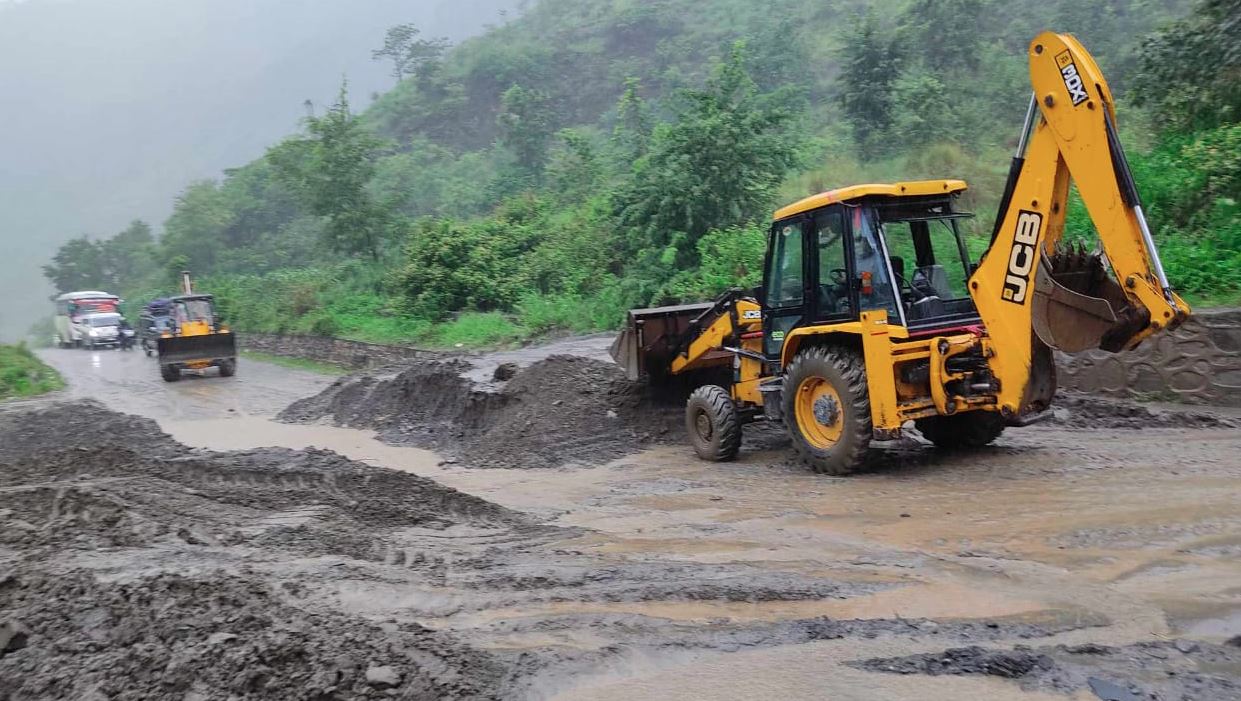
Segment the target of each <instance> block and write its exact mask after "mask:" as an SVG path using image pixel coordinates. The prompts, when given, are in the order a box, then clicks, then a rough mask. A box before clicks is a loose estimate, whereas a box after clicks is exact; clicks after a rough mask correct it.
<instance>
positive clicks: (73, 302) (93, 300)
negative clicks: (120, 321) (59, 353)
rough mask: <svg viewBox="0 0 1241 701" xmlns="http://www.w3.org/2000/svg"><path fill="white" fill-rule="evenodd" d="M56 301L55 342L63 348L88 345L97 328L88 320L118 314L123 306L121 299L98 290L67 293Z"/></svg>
mask: <svg viewBox="0 0 1241 701" xmlns="http://www.w3.org/2000/svg"><path fill="white" fill-rule="evenodd" d="M54 301H55V303H56V335H55V338H54V339H53V340H54V341H55V342H56V345H58V346H60V347H61V348H77V347H81V346H83V345H86V344H87V343H88V341H89V339H90V330H91V329H92V328H95V327H94V326H93V325H92V324H90V323H88V322H87V321H86V319H87V318H88V317H90V316H92V315H96V314H117V309H118V307H119V306H120V304H121V298H120V297H117V296H116V295H114V294H109V293H107V292H100V291H98V290H89V291H80V292H66V293H65V294H62V295H60V296H59V297H57V298H56V299H55V300H54ZM117 316H119V314H118V315H117Z"/></svg>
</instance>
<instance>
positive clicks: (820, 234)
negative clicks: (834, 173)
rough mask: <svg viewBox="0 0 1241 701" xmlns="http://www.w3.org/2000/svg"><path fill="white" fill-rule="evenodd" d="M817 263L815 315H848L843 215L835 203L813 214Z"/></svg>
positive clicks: (849, 302) (849, 314) (847, 275)
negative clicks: (834, 205) (816, 307)
mask: <svg viewBox="0 0 1241 701" xmlns="http://www.w3.org/2000/svg"><path fill="white" fill-rule="evenodd" d="M814 230H815V243H816V246H817V251H818V257H819V264H818V276H819V279H818V299H817V300H816V302H817V305H818V314H817V316H818V318H819V319H821V320H826V319H831V318H833V317H838V316H843V317H849V316H851V315H852V311H853V301H852V298H851V295H850V284H849V271H848V265H847V263H846V258H845V217H844V211H843V210H842V208H841V207H839V206H836V207H832V208H830V209H828V210H825V211H822V212H819V213H818V214H816V215H815V217H814Z"/></svg>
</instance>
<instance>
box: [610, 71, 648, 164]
mask: <svg viewBox="0 0 1241 701" xmlns="http://www.w3.org/2000/svg"><path fill="white" fill-rule="evenodd" d="M641 93H642V82H641V81H640V80H638V79H637V78H633V77H629V78H626V79H625V91H624V92H623V93H621V97H620V100H619V101H618V102H617V103H616V124H615V126H613V127H612V147H613V148H614V149H615V150H616V154H617V156H618V157H619V158H620V159H621V162H622V163H625V164H629V163H633V162H634V161H636V160H638V159H639V158H641V157H643V156H645V155H646V151H647V148H648V147H649V146H650V141H651V108H650V106H649V105H647V104H646V101H645V100H643V99H642V94H641Z"/></svg>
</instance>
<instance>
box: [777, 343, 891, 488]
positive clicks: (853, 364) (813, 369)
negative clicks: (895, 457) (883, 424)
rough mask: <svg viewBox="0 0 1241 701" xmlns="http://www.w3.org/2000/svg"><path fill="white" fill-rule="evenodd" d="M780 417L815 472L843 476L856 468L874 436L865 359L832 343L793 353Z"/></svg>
mask: <svg viewBox="0 0 1241 701" xmlns="http://www.w3.org/2000/svg"><path fill="white" fill-rule="evenodd" d="M784 421H785V424H786V426H787V427H788V431H789V436H790V437H791V438H792V439H793V447H794V448H795V449H796V450H797V453H798V455H800V456H801V458H802V460H804V461H805V462H806V463H807V464H808V465H810V467H811V468H812V469H813V470H814V471H815V472H818V473H820V474H827V475H847V474H849V473H850V472H853V471H854V470H856V469H858V468H859V467H861V465H862V462H863V460H864V459H865V457H866V452H867V449H868V448H869V447H870V440H871V438H872V437H873V435H874V426H873V424H872V423H871V418H870V394H869V389H868V388H867V385H866V364H865V361H863V360H862V358H861V356H859V355H858V354H857V353H855V352H853V351H851V350H849V349H847V348H840V347H836V346H818V347H814V348H807V349H806V350H803V351H801V352H800V353H798V354H797V357H796V358H794V359H793V362H792V363H790V364H789V368H788V371H787V372H786V373H785V376H784Z"/></svg>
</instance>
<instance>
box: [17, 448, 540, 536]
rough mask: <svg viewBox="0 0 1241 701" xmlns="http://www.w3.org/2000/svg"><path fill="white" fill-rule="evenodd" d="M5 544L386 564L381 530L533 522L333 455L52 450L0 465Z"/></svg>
mask: <svg viewBox="0 0 1241 701" xmlns="http://www.w3.org/2000/svg"><path fill="white" fill-rule="evenodd" d="M5 485H11V486H9V488H7V489H4V490H2V491H0V515H3V516H4V518H5V519H6V522H7V523H9V524H10V525H11V527H10V528H6V529H4V532H3V533H0V544H8V545H12V546H18V547H21V548H25V549H31V550H34V551H38V549H40V548H43V547H51V546H65V545H76V546H79V547H85V548H92V549H93V548H99V547H134V546H140V545H146V544H150V543H155V542H174V543H189V544H191V545H206V544H210V545H217V544H229V545H236V544H242V543H246V544H257V545H263V546H267V547H285V548H294V549H297V550H301V551H306V552H314V553H336V554H342V555H347V556H350V557H355V558H358V559H370V560H374V559H382V558H383V557H384V554H385V546H384V545H383V544H382V543H383V538H382V537H381V536H382V533H383V532H384V531H385V530H390V529H397V528H407V527H421V528H435V529H442V528H447V527H450V526H453V525H457V524H462V523H464V524H471V525H476V526H513V525H518V524H524V523H527V522H528V519H527V518H526V517H524V516H522V515H520V514H517V513H515V512H512V511H509V510H508V509H505V508H503V507H501V506H499V505H497V504H493V503H491V502H488V501H485V500H483V499H479V498H477V497H474V496H471V495H468V494H464V493H461V492H458V491H456V490H454V489H451V488H448V487H445V486H443V485H440V484H439V483H437V482H434V481H432V480H429V479H426V478H424V477H419V476H417V475H411V474H407V473H402V472H396V471H393V470H385V469H382V468H376V467H372V466H370V465H365V464H363V463H357V462H353V461H350V460H348V459H346V458H343V457H341V456H339V455H337V454H335V453H332V452H330V451H323V450H307V451H293V450H287V449H275V448H268V449H261V450H254V451H245V452H236V453H187V454H185V455H181V456H178V457H172V458H160V457H150V456H146V455H141V454H139V453H136V452H134V451H132V450H129V449H126V448H116V447H103V448H99V449H97V450H85V449H73V450H61V451H49V452H46V453H44V454H42V455H39V456H38V457H35V458H28V459H24V460H20V461H18V462H16V463H13V464H11V465H5V466H3V467H2V468H0V486H5Z"/></svg>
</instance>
